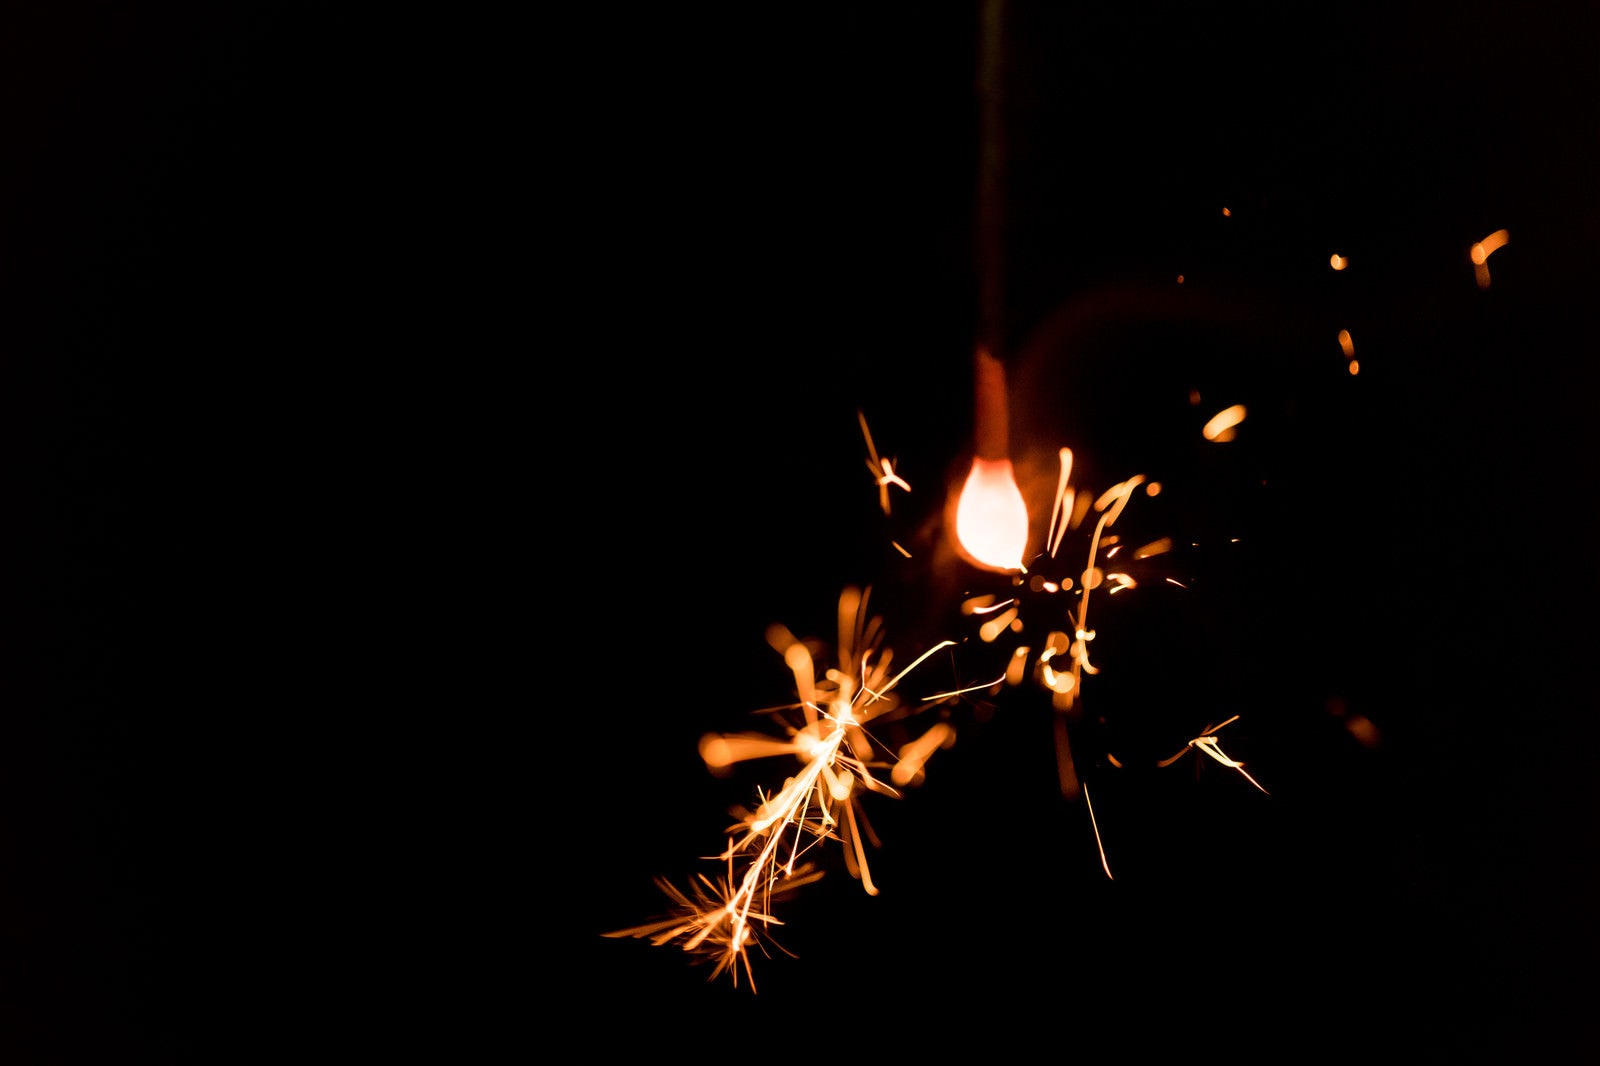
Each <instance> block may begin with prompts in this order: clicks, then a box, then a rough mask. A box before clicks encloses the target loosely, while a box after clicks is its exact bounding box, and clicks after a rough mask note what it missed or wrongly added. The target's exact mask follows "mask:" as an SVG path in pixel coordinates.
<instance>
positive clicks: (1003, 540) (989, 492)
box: [956, 459, 1028, 570]
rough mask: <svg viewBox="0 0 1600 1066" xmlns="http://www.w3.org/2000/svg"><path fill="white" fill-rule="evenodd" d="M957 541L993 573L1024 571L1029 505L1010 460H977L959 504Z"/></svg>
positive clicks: (973, 462) (965, 552) (977, 561)
mask: <svg viewBox="0 0 1600 1066" xmlns="http://www.w3.org/2000/svg"><path fill="white" fill-rule="evenodd" d="M956 542H957V545H958V546H959V547H960V549H961V551H962V553H963V554H964V555H966V556H967V557H968V559H969V560H970V561H972V562H974V563H976V564H977V565H979V566H983V567H987V568H989V569H991V570H1021V569H1022V568H1023V566H1022V554H1023V552H1024V551H1026V550H1027V546H1028V504H1027V502H1026V501H1025V500H1023V498H1022V490H1021V489H1019V488H1017V479H1016V475H1015V473H1014V472H1013V471H1012V468H1011V460H1010V459H974V460H973V461H972V469H971V471H969V472H968V474H967V481H966V484H964V485H963V486H962V487H961V499H960V502H959V503H958V504H957V505H956Z"/></svg>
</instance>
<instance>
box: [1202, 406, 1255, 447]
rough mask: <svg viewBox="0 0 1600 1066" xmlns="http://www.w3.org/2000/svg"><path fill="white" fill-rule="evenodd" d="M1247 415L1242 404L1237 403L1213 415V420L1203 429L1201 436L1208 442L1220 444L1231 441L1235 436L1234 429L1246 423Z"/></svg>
mask: <svg viewBox="0 0 1600 1066" xmlns="http://www.w3.org/2000/svg"><path fill="white" fill-rule="evenodd" d="M1245 414H1246V412H1245V407H1244V404H1242V403H1236V404H1234V405H1233V406H1232V407H1225V408H1223V409H1222V410H1221V411H1218V412H1217V413H1216V414H1214V415H1212V416H1211V420H1210V421H1209V422H1207V423H1206V424H1205V425H1204V426H1203V427H1201V429H1200V435H1201V436H1203V437H1205V439H1206V440H1209V441H1216V442H1218V443H1221V442H1223V441H1230V440H1232V439H1233V438H1234V436H1235V434H1234V427H1235V426H1237V425H1238V424H1239V423H1240V422H1243V421H1244V418H1245Z"/></svg>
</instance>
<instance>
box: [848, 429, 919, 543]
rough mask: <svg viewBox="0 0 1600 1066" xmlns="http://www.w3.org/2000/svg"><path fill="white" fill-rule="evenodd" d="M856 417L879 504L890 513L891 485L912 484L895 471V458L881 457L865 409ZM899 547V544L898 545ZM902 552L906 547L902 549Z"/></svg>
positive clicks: (904, 485)
mask: <svg viewBox="0 0 1600 1066" xmlns="http://www.w3.org/2000/svg"><path fill="white" fill-rule="evenodd" d="M856 418H857V419H859V420H860V422H861V435H862V437H864V438H866V442H867V469H868V470H869V471H871V472H872V477H873V479H874V480H875V481H876V482H877V485H878V506H879V507H881V508H883V513H884V514H888V513H889V489H890V487H891V486H893V487H895V488H901V489H904V490H905V491H906V492H910V491H911V485H910V483H909V482H907V481H906V479H905V478H903V477H901V476H900V475H899V474H897V473H895V469H894V460H893V459H890V458H888V457H886V456H885V457H879V455H878V449H877V447H876V446H875V445H874V444H873V443H872V431H871V430H870V429H868V428H867V416H866V414H865V412H863V411H859V410H858V411H857V412H856ZM896 547H898V545H896ZM901 551H902V552H904V551H905V549H903V548H902V549H901Z"/></svg>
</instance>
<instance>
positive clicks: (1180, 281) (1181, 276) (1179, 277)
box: [1178, 274, 1183, 285]
mask: <svg viewBox="0 0 1600 1066" xmlns="http://www.w3.org/2000/svg"><path fill="white" fill-rule="evenodd" d="M1178 284H1179V285H1182V284H1183V275H1182V274H1179V275H1178Z"/></svg>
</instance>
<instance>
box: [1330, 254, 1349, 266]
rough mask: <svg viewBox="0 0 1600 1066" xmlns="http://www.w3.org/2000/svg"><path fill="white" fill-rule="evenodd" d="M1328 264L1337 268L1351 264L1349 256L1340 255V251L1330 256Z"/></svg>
mask: <svg viewBox="0 0 1600 1066" xmlns="http://www.w3.org/2000/svg"><path fill="white" fill-rule="evenodd" d="M1328 265H1329V266H1331V267H1333V269H1335V270H1343V269H1344V268H1345V267H1347V266H1349V265H1350V260H1349V259H1348V258H1347V257H1345V256H1342V255H1340V254H1339V253H1338V252H1334V253H1333V254H1332V255H1330V256H1329V257H1328Z"/></svg>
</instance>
